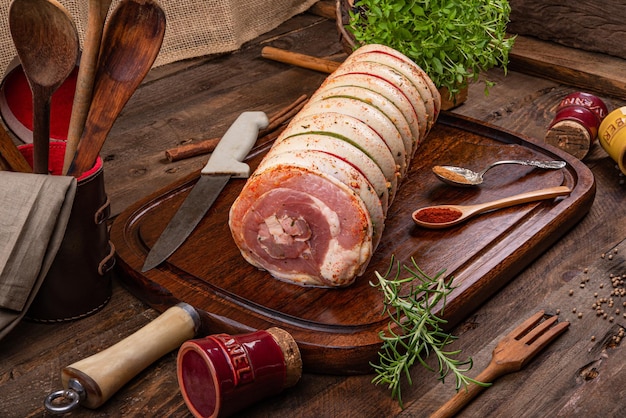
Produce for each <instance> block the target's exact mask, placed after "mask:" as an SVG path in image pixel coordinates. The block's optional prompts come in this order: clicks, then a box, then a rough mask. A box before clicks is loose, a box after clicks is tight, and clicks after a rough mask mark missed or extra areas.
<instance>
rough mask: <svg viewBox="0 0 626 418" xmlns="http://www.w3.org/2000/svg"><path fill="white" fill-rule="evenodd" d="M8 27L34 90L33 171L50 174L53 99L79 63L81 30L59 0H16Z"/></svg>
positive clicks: (12, 6) (13, 3) (11, 9)
mask: <svg viewBox="0 0 626 418" xmlns="http://www.w3.org/2000/svg"><path fill="white" fill-rule="evenodd" d="M9 27H10V30H11V36H12V37H13V42H14V44H15V49H16V50H17V55H18V56H19V58H20V61H21V63H22V68H23V69H24V74H25V75H26V78H27V79H28V83H29V85H30V88H31V90H32V93H33V147H34V157H33V172H34V173H38V174H43V173H48V155H49V142H50V101H51V99H52V94H53V93H54V92H55V91H56V89H57V88H59V86H60V85H61V84H62V83H63V81H65V79H66V78H67V77H68V76H69V75H70V74H71V72H72V71H73V70H74V67H75V66H76V60H77V58H78V50H79V43H78V33H77V31H76V26H75V25H74V21H73V20H72V17H71V16H70V14H69V13H68V12H67V10H66V9H65V8H64V7H63V6H62V5H61V4H60V3H59V2H57V1H56V0H13V2H12V3H11V6H10V7H9Z"/></svg>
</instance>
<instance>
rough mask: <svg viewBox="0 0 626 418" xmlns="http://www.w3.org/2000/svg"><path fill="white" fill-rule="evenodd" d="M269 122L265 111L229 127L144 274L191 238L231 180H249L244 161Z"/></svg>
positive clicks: (152, 252) (246, 114)
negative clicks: (260, 132) (261, 130)
mask: <svg viewBox="0 0 626 418" xmlns="http://www.w3.org/2000/svg"><path fill="white" fill-rule="evenodd" d="M268 123H269V120H268V118H267V115H266V114H265V113H264V112H243V113H242V114H241V115H239V117H238V118H237V119H236V120H235V122H233V124H232V125H231V126H230V128H228V130H227V131H226V133H225V134H224V136H223V137H222V139H221V140H220V142H219V143H218V144H217V146H216V147H215V150H214V151H213V153H212V154H211V157H210V158H209V161H208V162H207V164H206V165H205V166H204V168H203V169H202V170H201V171H200V173H201V174H200V179H199V180H198V182H197V183H196V184H195V185H194V186H193V188H192V189H191V192H189V195H187V197H186V198H185V200H184V201H183V203H182V204H181V205H180V207H179V208H178V210H177V211H176V213H175V214H174V217H173V218H172V219H171V220H170V222H169V223H168V224H167V226H166V227H165V230H163V232H162V233H161V235H160V236H159V238H158V239H157V241H156V243H155V244H154V246H153V247H152V248H151V249H150V252H149V253H148V256H147V257H146V260H145V262H144V265H143V268H142V269H141V271H142V272H146V271H148V270H150V269H153V268H154V267H156V266H158V265H159V264H161V263H162V262H163V261H165V260H166V259H168V258H169V257H170V256H171V255H172V254H173V253H174V252H175V251H176V250H177V249H178V248H179V247H180V246H181V245H182V244H183V243H184V242H185V240H186V239H187V237H189V235H190V234H191V233H192V232H193V230H194V229H195V228H196V226H197V225H198V223H200V221H201V220H202V218H203V217H204V215H205V214H206V213H207V211H208V210H209V208H210V207H211V206H212V205H213V203H214V202H215V200H216V199H217V197H218V196H219V194H220V192H221V191H222V189H223V188H224V186H226V184H227V183H228V180H230V179H231V178H247V177H248V176H249V175H250V167H249V166H248V164H246V163H244V162H243V160H244V158H245V157H246V156H247V155H248V152H250V150H251V149H252V146H253V145H254V143H255V142H256V139H257V136H258V134H259V130H260V129H263V128H265V127H267V125H268Z"/></svg>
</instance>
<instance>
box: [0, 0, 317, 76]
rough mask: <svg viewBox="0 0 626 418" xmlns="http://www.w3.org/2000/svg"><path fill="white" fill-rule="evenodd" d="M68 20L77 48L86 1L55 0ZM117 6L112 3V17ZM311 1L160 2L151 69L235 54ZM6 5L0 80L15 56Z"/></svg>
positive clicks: (0, 2) (1, 2)
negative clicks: (159, 35) (158, 44)
mask: <svg viewBox="0 0 626 418" xmlns="http://www.w3.org/2000/svg"><path fill="white" fill-rule="evenodd" d="M59 2H60V3H61V4H62V5H63V6H65V7H66V8H67V10H68V11H69V12H70V14H71V15H72V16H73V17H74V21H75V22H76V27H77V29H78V33H79V37H80V41H81V45H82V43H83V40H84V37H85V32H86V24H87V16H88V5H87V3H88V2H87V0H59ZM119 2H120V0H113V2H112V4H111V9H110V11H112V10H113V9H114V8H115V6H116V5H117V4H118V3H119ZM315 2H317V0H160V1H158V3H159V4H160V5H161V7H162V8H163V10H164V11H165V15H166V18H167V28H166V32H165V39H164V40H163V46H162V48H161V52H160V54H159V56H158V57H157V59H156V62H155V64H154V66H155V67H156V66H160V65H164V64H168V63H171V62H175V61H180V60H184V59H188V58H194V57H199V56H203V55H210V54H216V53H223V52H230V51H234V50H236V49H238V48H239V47H240V46H241V45H242V44H243V43H244V42H247V41H249V40H251V39H254V38H256V37H257V36H259V35H261V34H263V33H266V32H269V31H270V30H272V29H274V28H276V27H277V26H278V25H280V24H281V23H283V22H284V21H286V20H288V19H290V18H291V17H293V16H295V15H297V14H299V13H302V12H304V11H305V10H307V9H308V8H309V7H311V6H312V5H313V4H314V3H315ZM9 4H10V1H9V0H0V22H1V25H0V75H1V74H4V73H5V70H6V68H7V65H8V64H9V63H10V62H11V60H12V59H13V58H14V57H15V56H16V51H15V48H14V46H13V41H12V39H11V33H10V30H9V24H8V15H9V12H8V10H9Z"/></svg>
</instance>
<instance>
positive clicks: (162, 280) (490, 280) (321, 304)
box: [111, 112, 595, 374]
mask: <svg viewBox="0 0 626 418" xmlns="http://www.w3.org/2000/svg"><path fill="white" fill-rule="evenodd" d="M268 148H269V144H261V145H259V146H257V147H256V148H255V149H254V150H253V152H252V153H251V155H250V157H249V159H248V162H249V164H250V166H251V167H252V169H254V168H255V167H256V165H257V164H258V163H259V161H260V159H261V158H262V156H263V155H264V153H265V152H266V151H267V149H268ZM500 159H542V160H552V159H562V160H566V161H567V162H568V165H567V167H566V168H565V169H562V170H558V171H545V170H539V169H533V168H531V167H525V166H519V165H504V166H499V167H495V168H493V169H492V170H491V171H489V172H488V173H487V175H486V176H485V177H486V181H485V183H484V184H483V185H482V186H480V187H476V188H455V187H451V186H448V185H444V184H443V183H441V182H440V181H439V180H437V179H436V178H435V177H434V175H433V174H432V172H431V167H432V166H434V165H437V164H455V165H462V166H466V167H468V168H472V169H480V168H483V167H485V166H487V165H489V164H490V163H491V162H493V161H495V160H500ZM198 175H199V173H195V174H193V175H191V176H188V177H187V178H185V179H182V180H181V181H179V182H177V183H176V184H174V185H172V186H170V187H167V188H165V189H164V190H162V191H160V192H157V193H155V194H153V195H151V196H148V197H147V198H145V199H144V200H142V201H139V202H137V203H136V204H134V205H132V206H131V207H129V208H128V209H127V210H125V211H124V212H123V213H121V214H120V215H119V216H118V217H117V218H116V220H115V222H114V223H113V225H112V228H111V239H112V241H113V243H114V244H115V247H116V249H117V255H118V261H119V263H118V265H119V266H120V270H121V271H120V276H121V280H122V282H123V283H124V284H125V285H126V286H127V287H128V288H129V289H130V291H131V292H133V293H134V294H135V295H136V296H137V297H139V298H140V299H142V300H144V301H145V302H147V303H148V304H150V305H151V306H153V307H154V308H156V309H157V310H160V311H162V310H164V309H166V308H167V307H169V306H171V305H173V304H175V303H177V302H179V301H184V302H187V303H189V304H191V305H193V306H194V307H196V308H197V309H199V310H200V311H201V312H202V314H203V319H204V326H205V327H204V329H203V330H202V331H201V332H203V333H217V332H229V333H239V332H247V331H250V330H253V329H266V328H269V327H272V326H278V327H281V328H283V329H285V330H287V331H289V332H290V333H291V334H292V335H293V336H294V338H295V339H296V341H297V342H298V345H299V347H300V350H301V352H302V357H303V362H304V367H305V369H306V370H308V371H313V372H322V373H341V374H352V373H363V372H367V371H369V362H370V361H373V360H375V359H376V356H377V352H378V349H379V347H380V344H381V341H380V339H379V337H378V333H379V331H381V330H383V329H385V328H386V326H387V322H388V319H387V318H386V317H384V316H383V315H382V308H383V305H382V294H381V293H380V291H379V290H378V289H377V288H374V287H372V286H371V285H370V281H372V280H374V279H375V275H374V272H375V271H378V272H380V273H384V272H386V271H387V269H388V268H389V264H390V261H391V259H392V256H394V257H395V259H396V260H397V261H398V262H400V263H403V264H408V263H410V262H411V258H413V259H414V260H415V262H416V264H417V265H418V266H420V267H421V268H422V269H423V270H424V271H425V272H426V273H429V274H436V273H437V272H439V271H440V270H442V269H445V270H446V273H445V274H446V275H448V276H453V277H454V284H455V286H456V288H455V289H454V290H453V292H452V293H451V295H450V296H449V297H448V300H447V304H446V308H445V311H444V313H443V317H444V318H445V319H447V320H448V324H447V327H448V328H450V327H452V326H454V325H456V324H458V323H459V322H460V321H462V320H463V319H464V318H466V317H467V316H468V315H469V314H470V313H471V312H472V310H474V309H475V308H476V307H477V306H479V305H480V304H481V303H483V302H484V301H485V300H486V299H487V298H489V297H490V296H491V295H492V294H494V293H495V292H497V291H498V289H499V288H501V287H502V286H504V285H505V284H506V283H507V282H508V281H510V280H511V279H512V278H514V277H515V275H516V274H517V273H518V272H520V271H521V270H522V269H523V268H524V267H525V266H527V265H528V264H529V263H531V262H532V261H533V259H535V258H536V257H538V256H540V255H541V254H542V253H543V252H544V251H545V250H546V249H548V248H549V247H550V246H551V245H552V244H553V243H554V242H555V241H556V240H558V239H559V238H560V237H561V236H562V235H563V234H565V233H567V231H568V230H569V229H570V228H571V227H572V226H573V225H575V224H576V223H577V222H578V221H579V220H580V219H581V218H582V217H583V216H584V215H585V214H586V213H587V212H588V210H589V208H590V207H591V204H592V203H593V198H594V195H595V182H594V178H593V175H592V173H591V172H590V171H589V169H588V168H587V167H586V166H585V165H584V164H583V163H581V162H580V161H578V160H577V159H575V158H574V157H572V156H570V155H569V154H566V153H564V152H562V151H560V150H557V149H555V148H551V147H549V146H544V145H542V144H539V143H538V142H534V141H532V140H530V139H529V138H523V137H520V136H518V135H516V134H514V133H511V132H506V131H503V130H501V129H499V128H496V127H493V126H488V125H485V124H482V123H479V122H477V121H474V120H470V119H467V118H464V117H460V116H456V115H453V114H451V113H445V112H444V113H442V115H441V116H440V118H439V120H438V122H437V124H436V125H435V127H434V128H433V130H432V131H431V133H430V134H429V136H428V138H427V139H426V140H425V141H424V143H423V144H422V145H421V146H420V148H419V150H418V152H417V154H416V156H415V158H414V160H413V163H412V165H411V169H410V170H409V173H408V176H407V178H406V179H405V180H404V182H403V184H402V186H401V187H400V190H399V192H398V195H397V196H396V199H395V201H394V203H393V205H392V206H391V208H390V210H389V215H388V219H387V222H386V226H385V231H384V233H383V238H382V241H381V243H380V245H379V247H378V249H377V251H376V253H375V255H374V257H373V259H372V261H371V263H370V265H369V266H368V268H367V270H366V272H365V274H364V275H363V276H362V277H360V278H358V279H357V281H356V283H355V284H354V285H352V286H350V287H348V288H345V289H319V288H302V287H300V286H297V285H291V284H286V283H283V282H279V281H277V280H275V279H273V278H272V277H271V276H270V275H269V274H268V273H266V272H263V271H259V270H257V269H256V268H254V267H252V266H251V265H249V264H248V263H247V262H246V261H244V259H243V258H242V257H241V255H240V253H239V250H238V249H237V248H236V246H235V244H234V242H233V240H232V238H231V235H230V231H229V228H228V210H229V208H230V205H231V204H232V202H233V201H234V199H235V198H236V196H237V195H238V193H239V192H240V191H241V189H242V187H243V185H244V181H245V180H231V182H230V183H229V184H228V185H227V187H226V188H225V189H224V191H223V192H222V194H221V195H220V197H219V198H218V200H217V202H216V203H215V204H214V206H213V207H212V208H211V209H210V210H209V212H208V214H207V216H206V217H205V218H204V219H203V221H202V222H201V223H200V224H199V225H198V227H197V228H196V230H195V231H194V232H193V233H192V235H191V236H190V237H189V238H188V239H187V241H186V242H185V243H184V244H183V245H182V246H181V247H180V248H179V249H178V251H177V252H176V253H174V254H173V255H172V256H171V257H170V258H169V260H168V261H167V262H165V263H163V264H162V265H160V266H159V267H158V268H156V269H153V270H150V271H148V272H146V273H141V267H142V265H143V262H144V260H145V257H146V255H147V253H148V251H149V249H150V247H151V246H152V245H153V244H154V242H155V241H156V239H157V238H158V236H159V235H160V233H161V232H162V231H163V229H164V228H165V226H166V224H167V223H168V221H169V219H170V218H171V217H172V216H173V214H174V213H175V211H176V210H177V208H178V206H179V205H180V203H181V202H182V200H183V199H184V198H185V197H186V195H187V193H188V192H189V190H190V188H191V187H192V186H193V185H194V184H195V182H196V180H197V178H198ZM557 185H567V186H569V187H570V188H571V189H572V193H571V195H570V196H568V197H566V198H558V199H556V200H548V201H542V202H537V203H528V204H524V205H519V206H515V207H512V208H507V209H502V210H499V211H495V212H491V213H488V214H484V215H481V216H478V217H476V218H473V219H471V220H469V221H468V222H466V223H465V224H462V225H459V226H457V227H454V228H451V229H444V230H426V229H422V228H419V227H417V226H416V225H414V224H413V222H412V220H411V213H412V212H413V211H414V210H415V209H417V208H419V207H421V206H425V205H430V204H443V203H466V204H473V203H480V202H484V201H488V200H493V199H498V198H502V197H505V196H509V195H513V194H517V193H521V192H525V191H529V190H534V189H540V188H545V187H551V186H557ZM541 279H542V278H541V277H538V278H537V280H541Z"/></svg>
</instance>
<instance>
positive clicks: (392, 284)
mask: <svg viewBox="0 0 626 418" xmlns="http://www.w3.org/2000/svg"><path fill="white" fill-rule="evenodd" d="M411 262H412V264H413V265H412V266H411V267H409V266H406V265H404V266H402V267H401V266H400V263H398V264H397V268H396V273H395V276H394V277H393V278H392V279H388V277H389V276H390V275H391V272H392V269H393V267H394V264H395V260H394V258H392V261H391V265H390V266H389V270H388V271H387V272H386V274H385V275H384V276H382V275H381V274H380V273H378V272H376V278H377V279H378V283H370V284H371V285H372V286H374V287H379V288H380V290H381V291H382V292H383V295H384V308H383V314H387V315H388V316H389V318H390V321H389V325H388V327H387V329H386V330H383V331H381V332H380V333H379V336H380V339H381V340H382V341H383V345H382V347H381V349H380V351H379V353H378V354H379V364H374V363H372V364H371V365H372V367H373V368H374V370H375V372H376V376H375V377H374V378H373V380H372V382H373V383H375V384H386V385H388V386H389V389H390V390H391V396H392V398H397V399H398V403H399V404H400V406H401V407H403V404H402V394H401V382H402V377H403V376H404V377H405V378H406V380H407V382H408V384H409V385H411V384H412V380H411V374H410V368H411V366H413V364H415V362H416V361H417V362H419V363H421V364H422V366H424V367H425V368H426V369H428V370H430V371H433V372H434V371H435V369H433V368H432V367H431V366H429V365H428V364H427V363H426V358H427V357H428V356H429V355H431V354H434V355H435V356H436V359H437V364H438V369H437V370H436V372H437V373H438V374H439V377H438V379H439V380H441V382H442V383H443V382H444V380H445V378H446V377H447V376H448V375H449V374H450V373H452V374H453V375H454V378H455V381H456V390H457V391H458V390H459V389H461V387H466V386H467V385H468V384H469V383H476V384H479V385H482V386H487V385H488V384H484V383H480V382H478V381H476V380H474V379H472V378H470V377H467V376H465V375H464V373H465V372H467V371H468V370H470V369H471V368H472V359H471V358H468V359H467V360H458V359H456V358H454V356H456V355H458V354H460V352H461V350H456V351H446V350H445V347H446V345H448V344H450V343H451V342H452V341H454V340H455V339H456V337H454V336H453V335H451V334H448V333H446V332H444V331H443V330H442V328H441V326H442V324H445V323H446V322H447V321H446V320H444V319H442V318H441V317H439V316H437V315H435V313H434V311H435V308H436V307H437V306H439V303H440V302H441V310H440V314H443V310H444V307H445V303H446V297H447V296H448V294H449V293H450V292H451V291H452V290H453V289H454V288H453V287H452V281H453V277H451V278H450V279H449V280H448V281H447V282H446V281H445V278H444V275H443V274H444V273H445V270H442V271H440V272H439V273H437V274H436V275H435V276H434V277H429V276H428V275H427V274H426V273H424V272H423V271H422V270H421V269H420V268H419V267H418V266H417V264H416V263H415V260H414V259H411ZM402 272H406V273H408V276H407V277H405V278H400V274H401V273H402ZM405 284H410V288H409V290H408V293H406V294H404V295H403V294H402V292H403V291H402V288H403V287H404V285H405Z"/></svg>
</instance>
